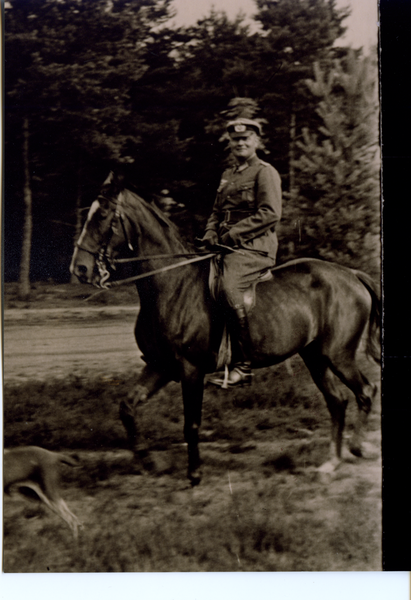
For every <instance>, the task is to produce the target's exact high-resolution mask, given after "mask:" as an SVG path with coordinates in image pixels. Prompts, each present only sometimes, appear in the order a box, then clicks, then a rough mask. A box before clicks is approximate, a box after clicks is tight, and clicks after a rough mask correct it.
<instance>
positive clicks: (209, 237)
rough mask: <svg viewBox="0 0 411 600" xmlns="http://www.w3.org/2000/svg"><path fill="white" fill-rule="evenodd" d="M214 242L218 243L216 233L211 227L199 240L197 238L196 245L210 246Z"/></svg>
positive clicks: (201, 246)
mask: <svg viewBox="0 0 411 600" xmlns="http://www.w3.org/2000/svg"><path fill="white" fill-rule="evenodd" d="M215 244H218V235H217V233H216V232H215V231H213V230H212V229H209V230H208V231H206V232H205V235H204V236H203V237H202V238H201V239H200V240H197V245H198V246H199V247H200V248H212V247H213V246H215Z"/></svg>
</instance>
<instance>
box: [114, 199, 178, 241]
mask: <svg viewBox="0 0 411 600" xmlns="http://www.w3.org/2000/svg"><path fill="white" fill-rule="evenodd" d="M123 191H124V192H127V193H128V194H129V195H130V196H132V198H134V200H135V201H137V202H139V203H140V204H142V205H143V206H144V208H145V209H146V210H147V211H148V212H149V213H150V214H151V215H152V216H153V217H154V218H155V219H156V221H157V222H158V224H159V225H160V226H161V227H162V229H164V226H165V227H166V228H167V230H168V233H169V235H170V238H171V239H172V240H173V241H174V242H177V243H178V244H180V245H181V246H183V248H184V243H183V240H182V239H181V234H180V231H179V229H178V227H177V226H176V225H175V224H174V223H173V222H172V221H170V219H168V218H167V217H166V215H165V214H164V213H163V212H162V211H161V210H160V209H159V208H158V207H157V206H155V204H150V203H149V202H147V200H144V198H142V197H141V196H139V195H138V194H137V193H136V192H134V191H133V190H130V188H129V187H125V188H124V190H123ZM184 249H185V248H184Z"/></svg>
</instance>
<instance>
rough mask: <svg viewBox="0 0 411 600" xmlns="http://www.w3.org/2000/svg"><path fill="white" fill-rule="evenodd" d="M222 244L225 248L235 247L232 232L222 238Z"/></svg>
mask: <svg viewBox="0 0 411 600" xmlns="http://www.w3.org/2000/svg"><path fill="white" fill-rule="evenodd" d="M221 244H222V245H223V246H234V241H233V238H232V237H231V236H230V232H229V231H227V232H226V233H225V234H224V235H223V236H222V238H221Z"/></svg>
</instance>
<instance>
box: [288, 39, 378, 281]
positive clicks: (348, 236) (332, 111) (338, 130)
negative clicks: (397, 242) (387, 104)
mask: <svg viewBox="0 0 411 600" xmlns="http://www.w3.org/2000/svg"><path fill="white" fill-rule="evenodd" d="M307 85H308V87H309V89H310V91H311V93H312V94H314V96H316V97H317V98H318V100H319V103H318V109H317V112H318V115H319V117H320V118H321V123H322V124H321V125H320V126H319V128H318V130H317V132H315V133H314V132H312V131H310V130H309V129H308V128H305V129H304V130H303V140H302V141H299V142H298V143H297V146H298V148H299V150H300V153H301V155H300V157H299V159H298V160H297V161H296V162H295V166H296V169H297V182H298V187H299V198H298V199H297V202H296V203H295V204H294V206H293V207H292V211H291V212H290V216H291V213H292V217H293V219H294V221H295V222H296V221H299V222H300V227H301V230H302V240H301V242H298V245H299V246H300V248H299V253H301V251H303V252H304V253H309V254H311V255H314V256H319V257H321V258H325V259H328V260H335V261H337V262H340V263H342V264H346V265H347V266H351V267H360V268H364V269H367V270H368V271H370V272H373V273H374V274H377V273H378V270H379V263H380V187H379V138H378V114H379V112H378V96H377V67H376V64H374V62H373V61H372V60H371V58H370V57H365V58H361V57H358V56H356V54H355V52H354V51H351V52H350V53H349V54H348V56H347V58H346V59H344V60H335V61H334V62H333V64H332V66H331V67H330V68H329V69H325V68H321V67H320V66H319V65H318V63H316V64H315V66H314V79H311V80H307ZM288 226H289V228H290V222H289V225H288Z"/></svg>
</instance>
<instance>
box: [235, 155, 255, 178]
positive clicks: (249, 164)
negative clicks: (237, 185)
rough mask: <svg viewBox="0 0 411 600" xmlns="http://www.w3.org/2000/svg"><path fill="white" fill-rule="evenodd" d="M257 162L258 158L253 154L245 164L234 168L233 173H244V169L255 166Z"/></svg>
mask: <svg viewBox="0 0 411 600" xmlns="http://www.w3.org/2000/svg"><path fill="white" fill-rule="evenodd" d="M257 162H258V156H257V155H256V154H254V156H252V157H251V158H249V159H248V160H247V161H246V162H245V163H243V164H242V165H237V166H236V167H235V172H236V173H241V172H242V171H244V170H245V169H247V167H252V166H253V165H255V164H256V163H257Z"/></svg>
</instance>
